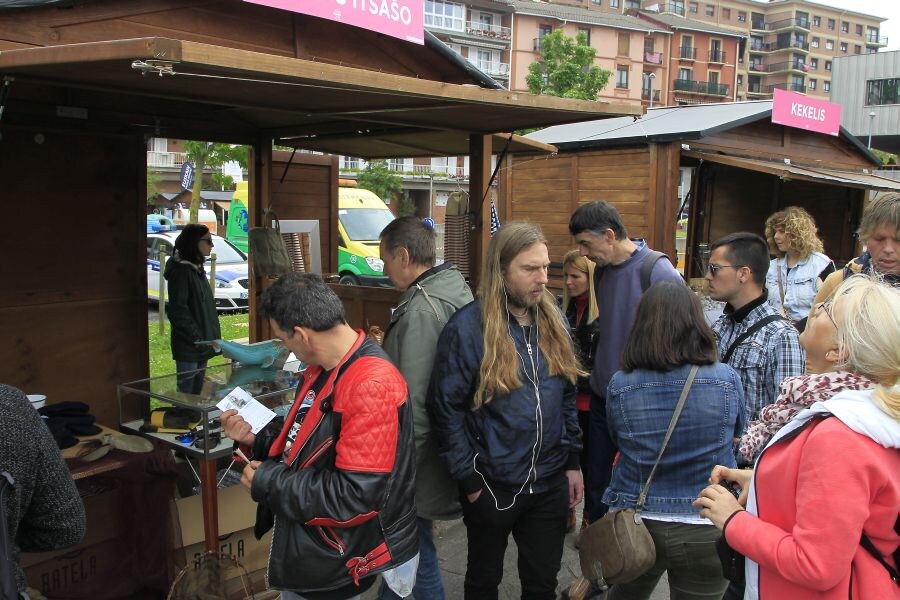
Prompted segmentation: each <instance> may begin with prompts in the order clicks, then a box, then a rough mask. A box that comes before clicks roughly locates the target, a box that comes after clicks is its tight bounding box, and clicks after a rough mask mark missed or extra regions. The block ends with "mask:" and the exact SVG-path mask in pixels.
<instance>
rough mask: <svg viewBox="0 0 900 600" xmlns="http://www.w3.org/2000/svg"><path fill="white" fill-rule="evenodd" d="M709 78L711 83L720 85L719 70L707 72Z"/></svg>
mask: <svg viewBox="0 0 900 600" xmlns="http://www.w3.org/2000/svg"><path fill="white" fill-rule="evenodd" d="M707 78H708V80H709V84H710V85H719V72H718V71H710V72H709V73H708V74H707Z"/></svg>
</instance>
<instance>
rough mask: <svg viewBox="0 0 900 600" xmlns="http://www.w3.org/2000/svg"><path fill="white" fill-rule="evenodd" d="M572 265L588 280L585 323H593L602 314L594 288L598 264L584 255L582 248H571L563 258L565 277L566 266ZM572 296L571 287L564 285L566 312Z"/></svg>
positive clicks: (564, 307)
mask: <svg viewBox="0 0 900 600" xmlns="http://www.w3.org/2000/svg"><path fill="white" fill-rule="evenodd" d="M569 265H572V266H573V267H575V268H576V269H578V270H579V271H581V272H582V273H584V274H585V275H587V281H588V306H587V309H588V314H587V321H585V323H588V324H590V323H593V322H594V321H596V320H597V317H598V316H599V315H600V308H599V307H598V306H597V292H596V291H595V290H594V269H595V268H596V267H597V265H596V264H595V263H594V261H592V260H590V259H589V258H588V257H587V256H582V255H581V251H580V250H569V251H568V252H566V256H565V257H564V258H563V277H565V272H566V267H568V266H569ZM571 300H572V298H571V297H570V296H569V287H568V286H566V285H563V300H562V309H563V312H564V313H565V312H566V311H567V310H569V302H571Z"/></svg>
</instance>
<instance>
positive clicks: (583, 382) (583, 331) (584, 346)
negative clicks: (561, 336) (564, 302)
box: [566, 299, 597, 394]
mask: <svg viewBox="0 0 900 600" xmlns="http://www.w3.org/2000/svg"><path fill="white" fill-rule="evenodd" d="M577 317H578V307H577V306H576V304H575V300H574V299H572V300H571V301H570V302H569V306H568V308H567V309H566V320H567V321H568V322H569V331H570V332H571V334H572V339H573V340H574V341H575V354H576V355H577V356H578V359H579V361H580V362H581V368H582V369H584V370H585V371H587V372H588V373H590V372H591V369H592V368H593V366H594V352H595V351H596V349H597V329H596V327H595V323H587V318H588V310H587V308H585V309H584V312H583V313H582V314H581V322H580V323H575V320H576V318H577ZM590 381H591V376H590V375H588V376H587V377H579V378H578V382H577V387H578V391H579V392H585V393H588V394H589V393H590V392H591V384H590Z"/></svg>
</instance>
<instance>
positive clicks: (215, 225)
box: [165, 208, 219, 233]
mask: <svg viewBox="0 0 900 600" xmlns="http://www.w3.org/2000/svg"><path fill="white" fill-rule="evenodd" d="M165 213H166V216H167V217H169V218H170V219H172V222H173V223H175V225H177V226H178V228H179V229H181V228H183V227H184V226H185V225H187V224H188V223H190V218H191V209H190V208H174V209H171V210H169V209H166V211H165ZM197 223H199V224H200V225H206V227H207V228H209V232H210V233H218V232H219V231H218V229H219V221H218V220H217V219H216V212H215V211H214V210H212V209H211V208H201V209H200V210H198V211H197Z"/></svg>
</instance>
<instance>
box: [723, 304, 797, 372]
mask: <svg viewBox="0 0 900 600" xmlns="http://www.w3.org/2000/svg"><path fill="white" fill-rule="evenodd" d="M775 321H784V317H782V316H781V315H769V316H768V317H763V318H762V319H760V320H759V321H757V322H756V323H754V324H753V325H751V326H750V327H749V328H748V329H747V331H745V332H744V333H742V334H741V335H739V336H738V338H737V339H736V340H734V341H733V342H732V343H731V345H730V346H728V350H726V351H725V355H724V356H723V357H722V362H723V363H725V364H726V365H727V364H728V361H729V360H730V359H731V355H732V354H734V350H735V348H737V347H738V346H740V345H741V342H743V341H744V340H746V339H747V338H748V337H750V336H751V335H753V334H754V333H756V332H757V331H759V330H760V329H762V328H763V327H765V326H766V325H768V324H769V323H774V322H775Z"/></svg>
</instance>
